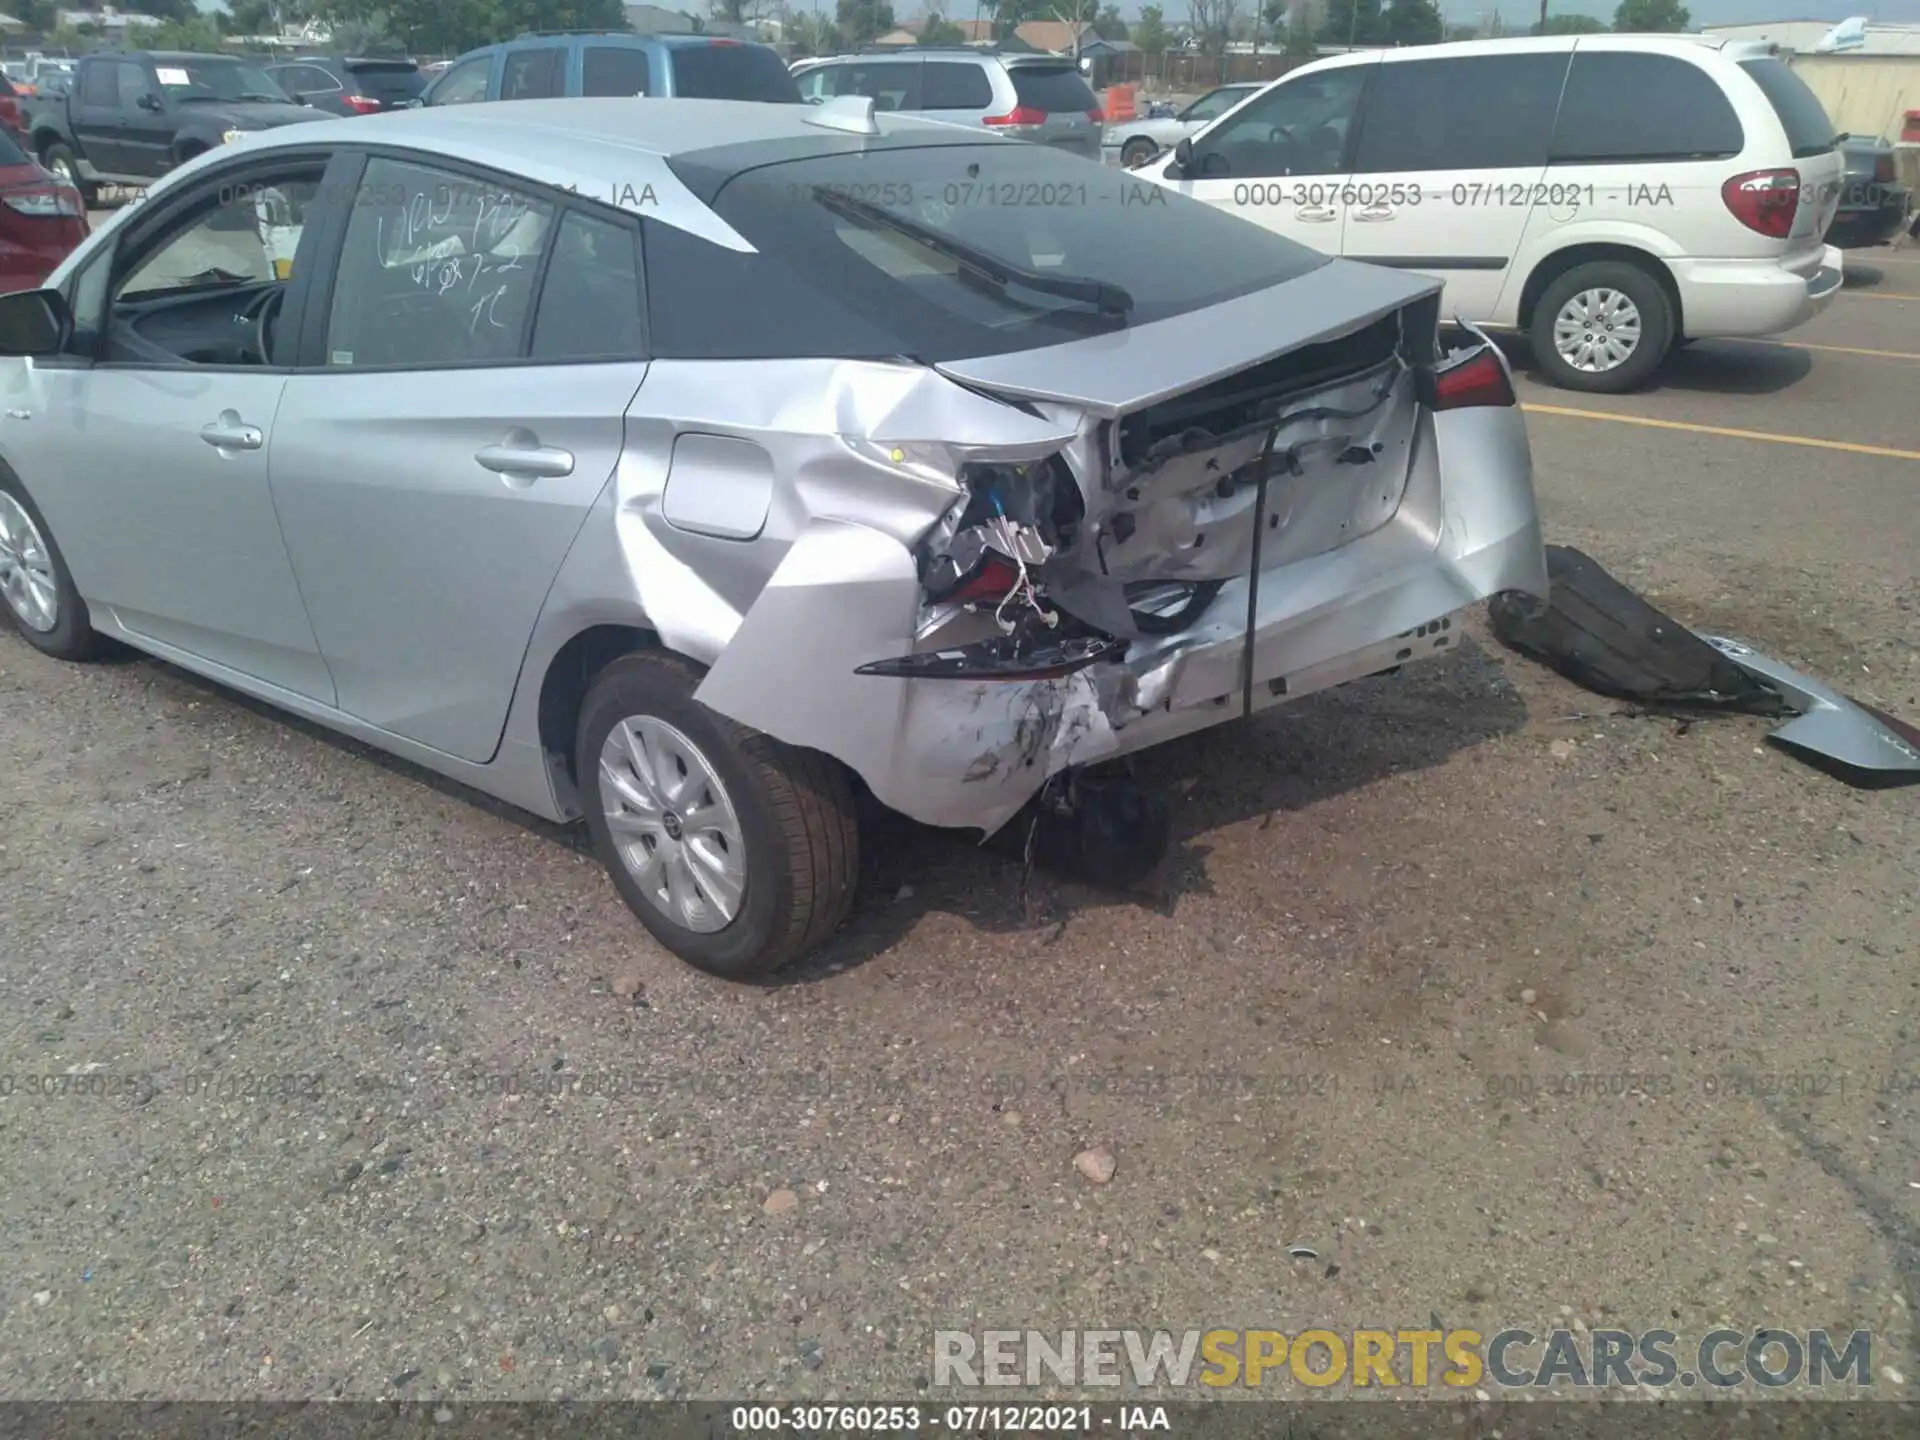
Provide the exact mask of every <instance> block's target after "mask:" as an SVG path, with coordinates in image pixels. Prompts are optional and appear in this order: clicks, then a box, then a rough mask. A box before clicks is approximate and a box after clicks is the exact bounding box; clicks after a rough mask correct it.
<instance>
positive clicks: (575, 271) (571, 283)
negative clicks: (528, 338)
mask: <svg viewBox="0 0 1920 1440" xmlns="http://www.w3.org/2000/svg"><path fill="white" fill-rule="evenodd" d="M644 304H645V302H644V301H643V299H642V297H641V292H640V264H639V259H638V255H637V241H636V239H635V235H634V232H633V230H632V229H631V228H630V227H628V226H626V225H623V224H621V223H619V222H618V221H615V220H602V219H599V218H598V217H596V216H592V215H587V214H584V213H583V212H581V211H578V210H571V211H569V212H567V214H566V216H565V218H563V219H562V220H561V222H560V233H559V234H558V235H556V236H555V237H554V241H553V255H552V258H551V259H549V260H548V261H547V278H546V281H545V283H544V284H543V285H542V286H541V287H540V305H539V308H538V309H537V310H536V311H535V312H534V317H533V358H534V359H535V360H630V359H634V358H637V357H639V356H643V355H644V354H645V353H646V327H645V326H644V324H643V323H642V316H643V315H644V313H645V312H644Z"/></svg>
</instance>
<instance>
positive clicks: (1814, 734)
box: [1700, 634, 1920, 788]
mask: <svg viewBox="0 0 1920 1440" xmlns="http://www.w3.org/2000/svg"><path fill="white" fill-rule="evenodd" d="M1700 638H1701V639H1702V640H1704V641H1706V642H1707V644H1709V645H1711V646H1712V647H1713V648H1714V649H1716V650H1718V651H1719V652H1720V653H1721V654H1722V655H1724V656H1726V657H1727V658H1728V659H1729V660H1731V661H1733V663H1734V664H1735V665H1738V666H1739V667H1740V668H1741V669H1742V670H1743V671H1745V672H1746V673H1747V674H1749V675H1751V676H1753V677H1754V678H1756V679H1758V680H1760V681H1762V682H1764V683H1765V684H1766V685H1768V686H1770V687H1771V688H1772V689H1773V690H1775V691H1777V692H1778V693H1779V694H1780V696H1781V697H1782V698H1783V699H1784V700H1785V701H1786V704H1787V706H1788V708H1789V709H1791V710H1793V711H1795V712H1796V713H1795V718H1794V719H1792V720H1789V721H1788V722H1787V723H1786V724H1785V725H1782V726H1781V727H1780V728H1779V729H1777V730H1775V731H1773V732H1772V733H1771V734H1769V735H1768V736H1767V738H1768V739H1769V740H1771V741H1772V742H1773V743H1774V744H1776V745H1779V746H1781V747H1782V748H1783V749H1785V750H1788V751H1790V752H1792V753H1793V754H1795V755H1797V756H1799V757H1800V758H1801V759H1803V760H1806V761H1807V762H1808V763H1809V764H1813V765H1816V766H1818V767H1819V768H1821V769H1824V770H1827V771H1828V772H1829V773H1832V774H1836V775H1837V776H1838V777H1839V778H1841V779H1844V780H1847V781H1849V782H1850V783H1852V784H1856V785H1860V786H1862V787H1864V788H1879V787H1883V786H1894V785H1912V784H1916V783H1920V729H1916V728H1915V727H1914V726H1912V725H1909V724H1907V723H1906V722H1905V721H1902V720H1898V719H1896V718H1894V717H1893V716H1891V715H1888V714H1887V713H1885V712H1884V711H1882V710H1878V709H1876V708H1874V707H1873V706H1870V705H1864V704H1862V703H1861V702H1859V701H1857V700H1854V699H1851V698H1850V697H1848V696H1845V695H1842V694H1841V693H1840V692H1839V691H1837V690H1835V689H1833V688H1832V687H1830V686H1828V685H1825V684H1822V683H1821V682H1820V681H1818V680H1815V679H1814V678H1813V677H1812V676H1810V675H1803V674H1801V673H1800V672H1799V671H1798V670H1795V669H1792V668H1791V667H1789V666H1786V665H1782V664H1781V663H1780V662H1779V661H1778V660H1775V659H1772V658H1771V657H1769V656H1766V655H1762V654H1761V653H1760V652H1759V651H1758V650H1755V649H1754V648H1753V647H1752V646H1750V645H1745V644H1742V643H1741V642H1740V641H1738V640H1730V639H1728V638H1726V637H1725V636H1722V635H1705V634H1702V635H1701V636H1700Z"/></svg>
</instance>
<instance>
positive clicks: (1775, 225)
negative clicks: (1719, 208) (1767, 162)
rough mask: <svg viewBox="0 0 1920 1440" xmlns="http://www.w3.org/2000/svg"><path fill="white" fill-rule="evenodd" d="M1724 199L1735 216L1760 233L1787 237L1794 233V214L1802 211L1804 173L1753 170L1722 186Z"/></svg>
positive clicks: (1779, 237) (1780, 237)
mask: <svg viewBox="0 0 1920 1440" xmlns="http://www.w3.org/2000/svg"><path fill="white" fill-rule="evenodd" d="M1720 198H1721V199H1722V200H1724V201H1725V202H1726V206H1727V209H1728V210H1730V211H1732V212H1733V218H1734V219H1736V220H1738V221H1739V222H1740V223H1741V224H1742V225H1744V226H1746V227H1747V228H1748V229H1749V230H1751V231H1753V232H1754V233H1755V234H1756V235H1765V236H1766V237H1767V238H1768V239H1770V240H1784V239H1786V238H1787V237H1788V236H1789V235H1791V234H1792V233H1793V217H1794V216H1795V215H1796V214H1797V213H1799V210H1800V172H1799V171H1798V170H1749V171H1748V172H1747V173H1746V174H1744V175H1736V176H1734V177H1733V178H1732V179H1731V180H1729V181H1727V183H1726V184H1724V185H1722V186H1721V187H1720Z"/></svg>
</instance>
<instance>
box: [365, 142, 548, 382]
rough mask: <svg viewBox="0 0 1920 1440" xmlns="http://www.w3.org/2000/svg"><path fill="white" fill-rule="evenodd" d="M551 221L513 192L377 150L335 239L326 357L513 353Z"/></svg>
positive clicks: (459, 359)
mask: <svg viewBox="0 0 1920 1440" xmlns="http://www.w3.org/2000/svg"><path fill="white" fill-rule="evenodd" d="M552 218H553V207H552V206H551V205H548V204H547V203H546V202H544V201H542V200H538V199H535V198H534V197H532V196H529V195H526V194H524V193H522V192H520V191H518V190H514V189H511V188H508V187H505V186H500V185H494V184H491V183H487V182H483V181H479V180H475V179H472V178H471V177H469V176H466V175H461V174H456V173H454V172H452V171H446V170H440V169H437V168H433V167H430V166H425V165H413V164H408V163H405V162H402V161H396V160H388V159H386V158H385V157H384V156H375V157H374V158H373V159H371V160H369V161H368V162H367V168H366V172H365V174H364V175H363V176H362V178H361V181H360V189H359V192H358V193H357V194H356V195H355V196H354V207H353V218H352V219H351V220H349V221H348V222H347V234H346V238H345V240H344V241H343V242H342V243H341V247H340V268H339V271H338V273H337V274H336V276H335V278H334V284H333V304H332V310H331V313H330V314H329V316H328V319H327V363H328V364H329V365H330V366H335V367H348V366H350V367H354V368H359V367H362V366H370V365H408V366H416V367H432V366H439V365H463V364H468V363H471V362H473V361H477V360H478V361H484V360H510V359H514V358H517V357H518V356H519V355H520V354H521V353H522V352H521V344H522V342H523V340H524V338H525V335H526V315H527V309H528V306H529V304H530V303H531V302H532V299H533V282H534V276H535V274H536V272H537V271H538V270H539V268H540V252H541V248H542V246H543V244H544V243H545V241H546V238H547V229H548V226H549V225H550V224H551V223H552Z"/></svg>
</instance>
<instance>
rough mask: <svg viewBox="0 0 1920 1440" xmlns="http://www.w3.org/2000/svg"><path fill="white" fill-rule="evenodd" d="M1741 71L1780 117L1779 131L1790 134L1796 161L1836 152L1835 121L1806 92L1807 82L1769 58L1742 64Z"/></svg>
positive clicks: (1787, 66)
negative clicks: (1744, 72)
mask: <svg viewBox="0 0 1920 1440" xmlns="http://www.w3.org/2000/svg"><path fill="white" fill-rule="evenodd" d="M1740 68H1741V69H1742V70H1744V71H1746V72H1747V74H1748V75H1750V76H1752V77H1753V83H1754V84H1756V85H1758V86H1759V87H1760V90H1761V92H1762V93H1763V94H1764V95H1765V96H1766V97H1767V103H1768V104H1770V105H1772V106H1773V113H1774V114H1776V115H1778V116H1779V117H1780V128H1781V129H1783V130H1785V131H1786V132H1787V144H1789V145H1791V146H1792V147H1793V158H1794V159H1796V160H1805V159H1807V158H1808V157H1809V156H1813V155H1824V154H1826V152H1827V151H1829V150H1831V149H1832V148H1833V142H1834V138H1835V136H1834V129H1833V121H1832V120H1831V119H1829V118H1828V117H1827V107H1826V106H1824V105H1822V104H1821V103H1820V97H1819V96H1818V95H1816V94H1814V93H1813V91H1812V90H1810V89H1808V88H1807V82H1806V81H1804V80H1802V79H1801V78H1800V77H1799V76H1798V75H1796V74H1794V73H1793V67H1792V66H1790V65H1788V64H1787V63H1786V62H1785V61H1783V60H1775V59H1772V58H1767V59H1764V60H1742V61H1741V62H1740Z"/></svg>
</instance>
